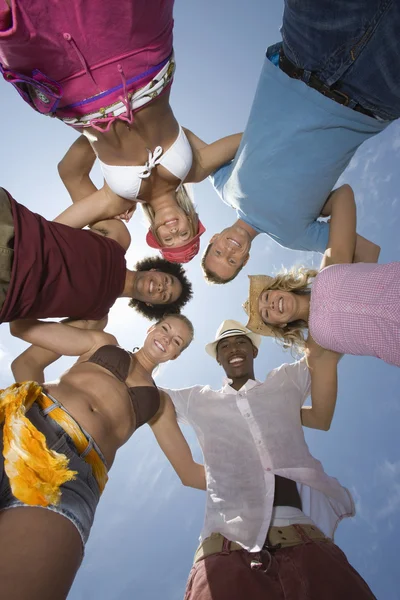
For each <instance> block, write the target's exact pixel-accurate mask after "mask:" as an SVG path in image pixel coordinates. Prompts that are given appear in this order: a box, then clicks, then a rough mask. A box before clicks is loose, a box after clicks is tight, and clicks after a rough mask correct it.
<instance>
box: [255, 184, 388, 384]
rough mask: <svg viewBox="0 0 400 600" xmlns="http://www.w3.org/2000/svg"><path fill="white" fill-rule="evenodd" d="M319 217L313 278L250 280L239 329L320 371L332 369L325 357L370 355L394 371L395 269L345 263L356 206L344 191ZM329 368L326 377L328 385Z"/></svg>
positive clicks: (305, 272)
mask: <svg viewBox="0 0 400 600" xmlns="http://www.w3.org/2000/svg"><path fill="white" fill-rule="evenodd" d="M323 215H324V216H328V215H331V222H330V235H329V243H328V248H327V250H326V252H325V254H324V258H323V260H322V264H321V268H320V270H319V272H318V271H316V270H313V269H307V268H305V267H298V268H292V269H291V270H290V271H286V272H282V273H279V274H278V275H276V276H275V277H268V276H266V275H254V276H250V293H249V300H248V302H247V303H246V305H245V310H246V312H247V313H248V315H249V322H248V324H247V326H248V327H249V329H251V330H252V331H255V332H256V333H260V334H262V335H270V336H274V337H275V338H276V339H277V340H278V341H279V342H281V343H282V345H283V346H284V347H286V348H292V349H294V350H296V351H300V352H305V353H306V354H308V355H310V354H312V355H313V357H314V358H317V359H318V363H319V362H321V367H322V368H323V365H324V363H326V364H330V365H331V364H332V362H331V361H329V360H327V359H328V358H329V353H330V352H337V353H340V354H358V355H363V356H376V357H378V358H381V359H382V360H385V361H386V362H388V363H390V364H393V365H397V366H398V367H400V262H393V263H389V264H386V265H377V264H374V263H352V261H353V256H354V248H355V240H356V204H355V201H354V194H353V190H352V188H351V187H350V186H349V185H347V184H345V185H342V186H341V187H340V188H338V189H336V190H334V191H333V192H332V194H331V195H330V197H329V198H328V200H327V202H326V204H325V206H324V210H323ZM307 328H308V337H306V336H305V331H306V329H307ZM330 369H331V367H329V368H327V373H326V376H327V377H329V376H331V377H333V378H334V381H336V373H329V370H330Z"/></svg>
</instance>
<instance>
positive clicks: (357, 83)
mask: <svg viewBox="0 0 400 600" xmlns="http://www.w3.org/2000/svg"><path fill="white" fill-rule="evenodd" d="M282 39H283V48H284V52H285V54H286V56H287V57H288V58H289V60H290V61H291V62H293V63H294V64H295V65H297V66H298V67H301V68H302V69H305V73H304V76H303V79H304V81H305V82H306V83H307V77H309V74H310V73H311V72H313V73H315V74H316V75H317V77H318V78H319V79H320V80H321V81H323V82H324V83H326V85H328V86H333V85H334V87H335V89H339V90H340V91H343V92H345V93H346V94H347V95H348V96H349V97H350V98H351V99H352V104H353V106H354V105H355V104H356V103H359V104H361V105H362V106H363V107H364V108H366V109H368V110H370V111H371V112H373V113H374V114H375V115H376V116H378V117H379V118H381V119H384V120H393V119H397V118H398V117H400V2H398V0H285V10H284V14H283V25H282ZM352 104H350V107H351V105H352Z"/></svg>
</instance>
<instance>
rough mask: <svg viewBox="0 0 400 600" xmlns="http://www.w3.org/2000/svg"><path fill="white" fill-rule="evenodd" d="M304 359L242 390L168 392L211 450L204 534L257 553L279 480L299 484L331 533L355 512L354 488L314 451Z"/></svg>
mask: <svg viewBox="0 0 400 600" xmlns="http://www.w3.org/2000/svg"><path fill="white" fill-rule="evenodd" d="M310 385H311V384H310V374H309V370H308V368H307V365H306V363H305V361H304V360H302V361H297V362H295V363H292V364H284V365H282V366H281V367H279V368H278V369H274V370H273V371H271V372H270V373H269V374H268V376H267V378H266V380H265V381H264V382H263V383H261V382H260V381H254V380H249V381H247V383H246V384H245V385H244V386H243V387H242V388H241V389H240V390H239V391H236V390H234V389H233V388H232V387H231V386H230V385H229V380H227V382H226V383H225V385H224V386H223V388H222V389H221V390H218V391H214V390H212V389H211V388H210V386H200V385H196V386H193V387H190V388H186V389H180V390H166V392H167V393H168V394H169V396H170V397H171V400H172V401H173V403H174V405H175V409H176V412H177V417H178V420H179V421H180V422H183V423H188V424H190V425H191V426H192V427H193V428H194V430H195V432H196V435H197V438H198V440H199V443H200V446H201V449H202V451H203V455H204V466H205V470H206V477H207V505H206V515H205V522H204V527H203V530H202V532H201V536H200V539H204V538H206V537H208V536H209V535H210V534H211V533H212V532H219V533H221V534H223V535H224V536H225V537H227V538H228V539H229V540H231V541H235V542H238V543H239V544H241V545H242V546H243V547H244V548H246V549H247V550H249V551H251V552H256V551H258V550H260V549H261V547H262V546H263V544H264V542H265V539H266V535H267V531H268V527H269V525H270V522H271V515H272V509H273V500H274V490H275V477H274V475H281V476H282V477H287V478H288V479H292V480H294V481H296V482H297V485H298V489H299V492H300V496H301V500H302V507H303V512H304V513H305V514H306V515H308V516H309V517H310V518H311V519H312V520H313V521H314V522H315V523H316V525H317V526H318V527H319V528H320V529H321V530H322V531H323V532H324V533H325V535H327V536H328V537H330V538H333V534H334V531H335V528H336V526H337V524H338V523H339V521H340V520H341V519H342V518H343V517H349V516H353V515H354V512H355V511H354V502H353V499H352V497H351V495H350V493H349V491H348V490H347V489H346V488H344V487H342V486H341V485H340V483H339V482H338V481H337V480H336V479H334V478H333V477H329V476H328V475H327V474H326V473H325V471H324V469H323V467H322V465H321V463H320V462H319V461H318V460H316V459H315V458H314V457H313V456H312V455H311V454H310V451H309V449H308V446H307V443H306V441H305V439H304V433H303V427H302V424H301V419H300V409H301V406H302V405H303V403H304V401H305V400H306V398H307V396H308V395H309V393H310Z"/></svg>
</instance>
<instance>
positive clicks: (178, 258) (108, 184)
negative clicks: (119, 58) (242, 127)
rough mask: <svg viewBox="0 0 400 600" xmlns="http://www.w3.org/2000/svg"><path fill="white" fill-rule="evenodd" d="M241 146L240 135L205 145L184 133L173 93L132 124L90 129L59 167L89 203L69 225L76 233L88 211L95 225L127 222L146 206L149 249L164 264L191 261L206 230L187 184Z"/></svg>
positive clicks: (76, 208) (75, 210)
mask: <svg viewBox="0 0 400 600" xmlns="http://www.w3.org/2000/svg"><path fill="white" fill-rule="evenodd" d="M160 123H162V127H160V126H159V124H160ZM240 139H241V134H235V135H231V136H228V137H226V138H222V139H221V140H218V141H216V142H214V143H212V144H206V143H205V142H203V141H202V140H200V139H199V138H198V137H197V136H196V135H194V134H193V133H192V132H191V131H189V130H187V129H183V128H182V127H181V126H180V125H179V124H178V123H177V121H176V119H175V117H174V115H173V112H172V109H171V107H170V105H169V93H168V92H166V93H164V94H163V95H161V96H159V97H158V98H156V99H155V100H153V102H152V103H151V104H149V105H147V106H145V107H143V108H142V109H141V110H140V111H139V112H137V113H136V114H135V119H134V121H133V123H132V124H129V125H127V124H126V123H125V122H124V121H120V120H117V121H114V122H113V124H112V127H111V128H110V130H109V131H105V132H101V133H99V132H98V131H96V130H94V129H93V128H88V129H85V130H84V135H82V136H80V138H78V140H77V141H76V142H74V144H72V146H71V148H70V149H69V150H68V152H67V154H66V155H65V157H64V158H63V160H62V161H61V163H60V164H59V173H60V176H61V178H62V179H63V182H64V184H65V185H66V187H67V188H68V190H69V192H70V194H71V195H72V196H76V194H77V189H78V188H79V190H80V192H79V195H80V197H81V199H82V200H85V202H79V204H78V205H74V206H73V207H70V208H69V209H67V210H68V211H69V212H70V215H68V219H71V225H72V226H74V227H79V226H80V222H81V217H83V220H85V219H87V216H86V215H87V214H88V212H89V214H90V218H89V220H90V221H99V220H102V219H106V218H111V217H115V216H119V217H120V218H123V219H125V220H129V219H130V217H131V216H132V214H133V212H134V211H135V209H136V204H137V203H138V202H139V203H142V208H143V211H144V214H145V216H146V217H147V220H148V221H149V225H150V229H149V232H148V234H147V238H146V239H147V243H148V244H149V245H150V246H151V247H152V248H157V249H159V250H160V251H161V253H162V255H163V256H164V258H166V259H167V260H170V261H173V262H188V261H189V260H191V259H192V258H193V257H194V256H195V255H196V254H197V252H198V250H199V237H200V235H201V234H202V233H203V232H204V227H203V225H202V224H201V222H200V220H199V217H198V214H197V212H196V210H195V207H194V204H193V200H192V197H191V186H188V185H186V184H189V183H196V182H199V181H203V180H204V179H205V178H206V177H208V176H209V175H210V174H211V173H212V172H213V171H215V170H216V169H217V168H218V167H220V166H222V165H223V164H225V163H226V162H229V161H230V160H232V159H233V158H234V156H235V153H236V150H237V148H238V146H239V143H240ZM96 156H97V158H98V159H99V162H100V166H101V169H102V173H103V176H104V181H105V183H104V186H103V188H101V189H100V190H98V192H97V193H95V192H96V188H95V187H94V185H93V184H92V182H91V180H90V177H89V173H90V170H91V168H92V166H93V163H94V160H95V158H96ZM72 188H73V189H72ZM84 189H86V190H87V194H85V195H83V190H84ZM83 212H84V214H83ZM64 216H65V214H64ZM86 222H87V220H86Z"/></svg>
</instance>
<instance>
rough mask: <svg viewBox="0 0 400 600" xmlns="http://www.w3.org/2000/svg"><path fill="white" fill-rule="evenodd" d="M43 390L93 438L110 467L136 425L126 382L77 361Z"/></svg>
mask: <svg viewBox="0 0 400 600" xmlns="http://www.w3.org/2000/svg"><path fill="white" fill-rule="evenodd" d="M135 383H136V382H130V384H129V385H135ZM136 385H140V384H139V383H136ZM43 389H44V390H45V391H47V392H48V393H49V394H51V395H52V396H54V398H56V400H58V402H60V404H62V405H63V407H64V408H65V409H66V410H67V411H68V412H69V413H70V414H71V416H72V417H73V418H74V419H75V421H77V423H79V425H80V426H81V427H83V429H85V430H86V431H87V432H88V433H89V434H90V435H91V436H92V437H93V439H94V440H95V442H96V443H97V445H98V446H99V448H100V450H101V451H102V453H103V454H104V457H105V459H106V461H107V465H108V467H109V468H110V467H111V465H112V463H113V461H114V457H115V453H116V452H117V450H118V448H120V447H121V446H122V445H123V444H125V442H126V441H127V440H128V439H129V438H130V436H131V435H132V434H133V432H134V431H135V426H136V418H135V414H134V411H133V407H132V404H131V401H130V398H129V394H128V390H127V387H126V385H125V384H124V383H123V382H121V381H119V380H118V379H116V377H114V376H113V375H112V374H111V373H109V372H108V371H106V370H105V369H103V368H102V367H100V366H99V365H96V364H93V363H87V362H78V363H76V364H75V365H74V366H73V367H72V368H71V369H70V370H69V371H67V372H66V373H64V374H63V375H62V376H61V378H60V380H59V382H58V383H45V384H44V385H43Z"/></svg>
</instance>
